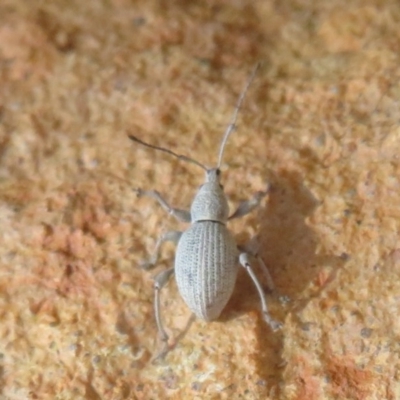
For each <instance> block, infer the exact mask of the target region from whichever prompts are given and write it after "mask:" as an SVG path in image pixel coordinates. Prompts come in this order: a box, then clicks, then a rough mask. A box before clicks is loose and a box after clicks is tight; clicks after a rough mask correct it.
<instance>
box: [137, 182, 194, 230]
mask: <svg viewBox="0 0 400 400" xmlns="http://www.w3.org/2000/svg"><path fill="white" fill-rule="evenodd" d="M135 192H136V193H137V195H138V197H142V196H147V197H151V198H152V199H154V200H157V201H158V203H159V204H160V205H161V207H162V208H163V209H164V210H165V211H167V213H168V214H170V215H172V216H173V217H175V218H176V219H177V220H178V221H180V222H191V217H190V212H189V211H188V210H181V209H179V208H173V207H171V206H170V205H169V204H168V203H167V202H166V201H165V200H164V198H163V197H162V196H161V194H160V193H159V192H157V190H142V189H135Z"/></svg>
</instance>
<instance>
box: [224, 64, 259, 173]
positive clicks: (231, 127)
mask: <svg viewBox="0 0 400 400" xmlns="http://www.w3.org/2000/svg"><path fill="white" fill-rule="evenodd" d="M259 66H260V63H257V64H256V66H255V67H254V69H253V72H252V73H251V75H250V78H249V79H248V81H247V83H246V86H245V87H244V89H243V91H242V93H241V94H240V96H239V99H238V101H237V103H236V107H235V111H234V113H233V116H232V120H231V123H230V124H229V125H228V127H227V128H226V131H225V134H224V137H223V139H222V142H221V146H220V148H219V155H218V164H217V168H219V167H220V166H221V162H222V156H223V154H224V150H225V145H226V142H227V140H228V138H229V136H230V134H231V133H232V132H233V131H234V130H235V128H236V125H235V124H236V120H237V116H238V114H239V110H240V108H241V107H242V103H243V100H244V97H245V96H246V93H247V91H248V90H249V87H250V85H251V83H252V82H253V80H254V77H255V76H256V73H257V70H258V68H259Z"/></svg>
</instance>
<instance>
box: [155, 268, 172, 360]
mask: <svg viewBox="0 0 400 400" xmlns="http://www.w3.org/2000/svg"><path fill="white" fill-rule="evenodd" d="M173 273H174V268H173V267H172V268H169V269H167V270H164V271H161V272H160V273H159V274H157V275H156V276H155V278H154V314H155V317H156V323H157V330H158V333H159V335H160V337H161V340H162V341H163V342H164V349H163V351H162V352H161V353H163V352H165V351H166V350H167V349H168V334H167V332H166V331H165V329H164V324H163V322H162V318H161V302H160V292H161V289H162V288H163V287H164V286H165V285H166V284H167V283H168V281H169V279H170V277H171V275H173Z"/></svg>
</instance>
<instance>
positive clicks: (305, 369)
mask: <svg viewBox="0 0 400 400" xmlns="http://www.w3.org/2000/svg"><path fill="white" fill-rule="evenodd" d="M292 362H293V363H294V365H296V368H295V370H296V372H297V376H295V377H293V379H294V382H296V386H297V388H296V396H295V397H294V399H296V400H307V399H308V400H319V399H320V398H321V394H322V389H321V383H320V379H319V378H318V377H317V376H316V375H317V371H315V368H313V367H312V366H311V364H310V363H309V362H308V361H307V359H306V358H304V357H301V356H299V357H295V358H294V359H293V360H292Z"/></svg>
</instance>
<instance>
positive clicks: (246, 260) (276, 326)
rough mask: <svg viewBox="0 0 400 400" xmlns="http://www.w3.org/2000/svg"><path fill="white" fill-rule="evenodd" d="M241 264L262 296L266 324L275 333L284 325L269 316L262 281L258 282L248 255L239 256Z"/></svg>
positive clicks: (262, 308)
mask: <svg viewBox="0 0 400 400" xmlns="http://www.w3.org/2000/svg"><path fill="white" fill-rule="evenodd" d="M239 262H240V264H241V265H242V267H244V268H245V269H246V271H247V273H248V274H249V275H250V278H251V279H252V281H253V283H254V285H255V286H256V288H257V291H258V295H259V296H260V300H261V310H262V313H263V317H264V320H265V322H266V323H267V324H268V325H269V326H270V327H271V329H272V330H273V331H276V330H278V329H280V328H281V327H282V324H281V323H280V322H278V321H275V320H274V319H272V317H271V316H270V314H269V311H268V306H267V300H266V298H265V294H264V291H263V289H262V286H261V283H260V281H259V280H258V278H257V276H256V275H255V273H254V271H253V268H252V267H251V265H250V261H249V257H248V254H247V253H241V254H240V255H239Z"/></svg>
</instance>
